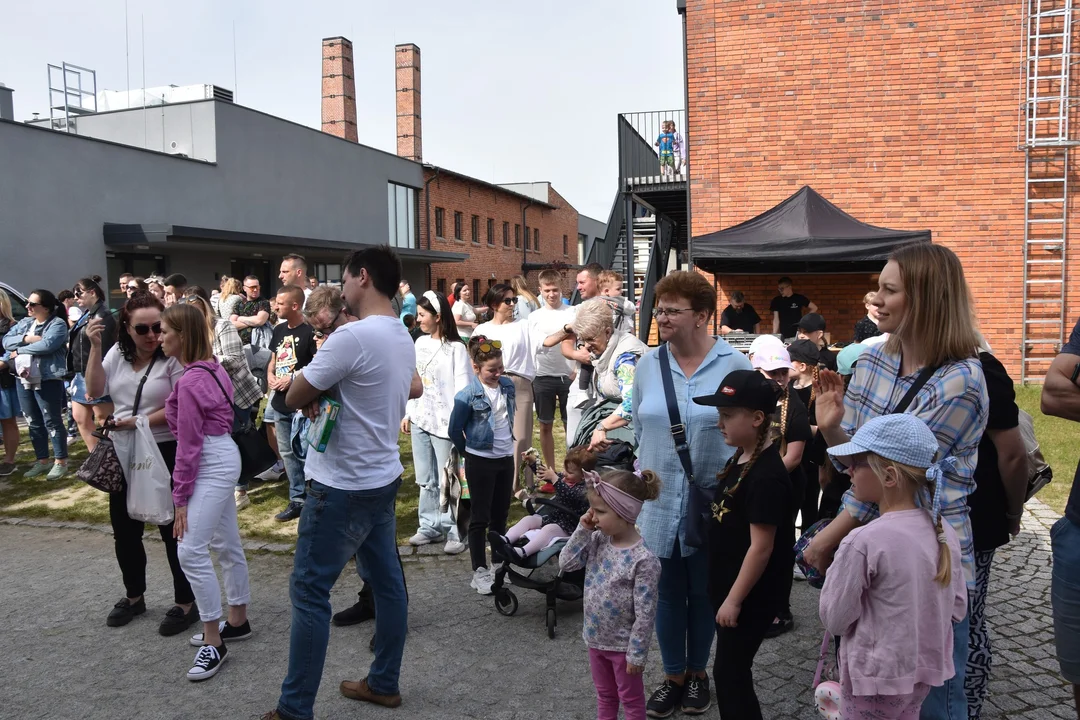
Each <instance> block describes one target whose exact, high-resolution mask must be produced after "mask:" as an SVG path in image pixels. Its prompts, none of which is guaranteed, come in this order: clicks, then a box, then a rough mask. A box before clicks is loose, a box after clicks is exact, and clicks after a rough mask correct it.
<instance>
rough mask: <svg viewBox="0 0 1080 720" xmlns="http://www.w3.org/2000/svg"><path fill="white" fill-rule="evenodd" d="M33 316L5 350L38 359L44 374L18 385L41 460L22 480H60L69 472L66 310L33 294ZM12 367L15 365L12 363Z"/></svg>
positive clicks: (7, 338) (45, 294) (45, 295)
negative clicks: (50, 447) (35, 379)
mask: <svg viewBox="0 0 1080 720" xmlns="http://www.w3.org/2000/svg"><path fill="white" fill-rule="evenodd" d="M26 309H27V311H28V312H29V313H30V314H29V315H28V316H27V317H25V318H23V319H22V320H20V321H19V322H18V323H16V325H15V327H13V328H11V329H10V330H8V332H7V334H6V335H4V350H5V351H7V352H8V353H10V355H11V357H12V358H14V357H16V356H18V355H30V356H33V357H35V358H37V361H38V362H37V371H38V373H40V375H41V379H40V380H39V381H35V382H34V383H32V384H31V385H30V387H27V385H26V384H24V383H23V381H22V379H20V380H19V381H18V391H19V404H20V405H21V406H22V411H23V413H24V414H25V415H26V422H27V425H28V427H29V430H30V442H31V443H32V444H33V446H34V455H35V456H36V457H37V462H36V463H34V466H33V467H32V468H30V469H29V470H27V471H26V472H25V473H23V477H27V478H31V477H36V476H38V475H44V474H45V473H48V475H47V476H46V479H47V480H57V479H59V478H61V477H63V476H64V474H65V473H67V456H68V452H67V429H66V428H65V427H64V403H65V401H66V400H67V392H66V391H65V389H64V374H65V373H66V372H67V338H68V325H67V312H66V310H65V309H64V306H63V305H62V304H61V303H60V302H59V301H57V299H56V296H55V295H53V294H52V293H51V292H49V291H48V290H34V291H33V292H31V293H30V298H29V299H28V300H27V302H26ZM12 364H14V361H12ZM50 438H51V439H52V447H53V460H54V463H53V466H52V469H49V440H50Z"/></svg>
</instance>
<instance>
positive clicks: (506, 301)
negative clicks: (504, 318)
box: [502, 297, 517, 305]
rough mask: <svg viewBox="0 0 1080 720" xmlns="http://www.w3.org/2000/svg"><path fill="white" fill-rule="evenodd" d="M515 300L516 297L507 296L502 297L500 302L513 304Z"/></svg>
mask: <svg viewBox="0 0 1080 720" xmlns="http://www.w3.org/2000/svg"><path fill="white" fill-rule="evenodd" d="M516 302H517V299H516V298H512V297H509V298H503V299H502V304H503V305H513V304H514V303H516Z"/></svg>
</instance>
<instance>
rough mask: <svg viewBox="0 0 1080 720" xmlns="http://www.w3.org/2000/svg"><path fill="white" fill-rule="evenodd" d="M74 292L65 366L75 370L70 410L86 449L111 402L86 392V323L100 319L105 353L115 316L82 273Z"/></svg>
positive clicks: (93, 443) (98, 289) (101, 292)
mask: <svg viewBox="0 0 1080 720" xmlns="http://www.w3.org/2000/svg"><path fill="white" fill-rule="evenodd" d="M74 293H75V301H76V302H77V303H78V304H79V307H80V308H82V310H83V315H82V317H80V318H79V319H78V321H77V322H76V323H75V325H74V327H72V328H71V337H70V338H69V339H68V356H67V359H68V370H69V371H70V372H73V373H75V377H74V378H73V379H72V381H71V414H72V416H73V417H74V418H75V424H76V425H77V426H78V428H79V435H81V436H82V439H83V442H85V443H86V448H87V450H89V451H91V452H92V451H93V449H94V448H95V447H97V444H98V439H97V438H96V437H94V434H93V433H94V428H95V426H96V425H102V424H104V423H105V420H106V418H108V417H109V416H110V415H112V411H113V405H112V399H111V398H110V397H109V396H108V395H106V396H104V397H93V396H87V394H86V361H87V359H88V358H89V357H90V338H89V337H88V336H87V334H86V327H87V325H89V323H90V321H91V320H93V319H94V318H99V319H100V320H101V322H102V331H101V350H102V352H103V353H106V354H107V353H108V352H109V350H110V349H112V346H113V343H115V342H116V320H115V319H113V315H112V313H111V312H109V308H108V306H107V305H106V303H105V291H104V290H102V289H101V286H100V285H98V284H97V282H95V281H94V280H93V279H92V278H88V277H85V278H83V279H81V280H79V282H77V283H75V290H74Z"/></svg>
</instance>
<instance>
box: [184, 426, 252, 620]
mask: <svg viewBox="0 0 1080 720" xmlns="http://www.w3.org/2000/svg"><path fill="white" fill-rule="evenodd" d="M239 479H240V451H239V450H237V449H236V443H234V442H233V439H232V438H231V437H229V436H228V435H209V436H207V437H206V438H204V440H203V448H202V457H201V458H200V460H199V475H198V477H197V478H196V479H195V489H194V491H193V492H192V494H191V498H190V499H189V500H188V510H187V529H186V530H185V531H184V537H183V538H182V539H181V540H180V541H179V543H178V544H177V547H176V552H177V555H178V556H179V558H180V567H182V568H183V569H184V575H186V576H187V579H188V582H189V583H191V590H192V592H193V593H194V594H195V602H196V603H198V605H199V617H200V618H202V621H203V622H212V621H214V620H218V619H219V618H221V585H220V584H219V583H218V579H217V574H216V573H215V572H214V564H213V562H212V561H211V560H210V551H211V550H213V551H214V552H215V553H217V556H218V562H219V563H220V564H221V574H222V576H223V577H224V578H225V596H226V598H227V599H228V601H229V605H247V604H248V603H249V602H250V601H251V590H250V588H249V586H248V568H247V558H246V557H244V548H243V547H242V546H241V545H240V528H239V527H238V526H237V524H236V500H235V499H234V498H233V490H234V489H235V487H236V481H237V480H239Z"/></svg>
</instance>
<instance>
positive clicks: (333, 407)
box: [306, 395, 341, 452]
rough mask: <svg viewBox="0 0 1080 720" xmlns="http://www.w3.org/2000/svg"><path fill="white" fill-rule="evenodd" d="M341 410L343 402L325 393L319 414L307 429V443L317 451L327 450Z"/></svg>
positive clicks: (320, 402)
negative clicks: (332, 398)
mask: <svg viewBox="0 0 1080 720" xmlns="http://www.w3.org/2000/svg"><path fill="white" fill-rule="evenodd" d="M339 412H341V403H339V402H338V401H336V400H331V399H330V398H328V397H326V396H325V395H324V396H322V397H321V398H319V416H318V417H317V418H315V419H314V420H312V421H311V424H310V425H308V430H307V438H306V439H307V443H308V445H310V446H311V447H313V448H314V449H315V452H325V451H326V444H327V443H329V442H330V434H331V433H333V432H334V426H335V425H337V418H338V413H339Z"/></svg>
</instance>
